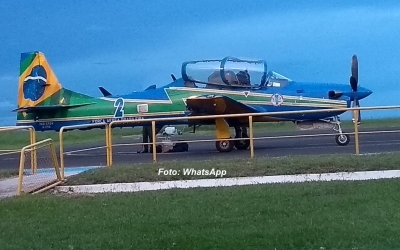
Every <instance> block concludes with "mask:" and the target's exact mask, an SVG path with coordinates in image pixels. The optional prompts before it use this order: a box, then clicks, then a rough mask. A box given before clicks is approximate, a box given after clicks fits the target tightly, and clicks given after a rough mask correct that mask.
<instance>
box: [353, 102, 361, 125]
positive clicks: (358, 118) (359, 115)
mask: <svg viewBox="0 0 400 250" xmlns="http://www.w3.org/2000/svg"><path fill="white" fill-rule="evenodd" d="M352 107H353V108H355V107H357V108H359V107H360V102H359V101H358V99H355V100H354V101H353V103H352ZM357 113H358V115H357V124H360V123H361V110H358V111H357ZM355 120H356V119H355V117H354V113H353V122H354V121H355Z"/></svg>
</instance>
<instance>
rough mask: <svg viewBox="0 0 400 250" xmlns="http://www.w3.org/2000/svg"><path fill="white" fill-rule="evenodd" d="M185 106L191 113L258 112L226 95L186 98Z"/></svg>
mask: <svg viewBox="0 0 400 250" xmlns="http://www.w3.org/2000/svg"><path fill="white" fill-rule="evenodd" d="M186 106H187V108H188V109H189V110H190V111H191V115H222V114H241V113H258V112H260V111H259V110H257V109H256V108H253V107H251V106H248V105H246V104H243V103H240V102H238V101H236V100H234V99H232V98H229V97H227V96H220V95H218V96H215V95H207V96H199V97H191V98H188V99H186Z"/></svg>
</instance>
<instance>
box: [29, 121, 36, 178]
mask: <svg viewBox="0 0 400 250" xmlns="http://www.w3.org/2000/svg"><path fill="white" fill-rule="evenodd" d="M28 130H29V139H30V144H31V145H32V144H35V142H36V134H35V130H34V128H29V129H28ZM36 156H37V151H36V147H33V149H32V150H31V171H32V173H33V174H36V171H37V157H36Z"/></svg>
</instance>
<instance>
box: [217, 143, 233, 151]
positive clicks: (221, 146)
mask: <svg viewBox="0 0 400 250" xmlns="http://www.w3.org/2000/svg"><path fill="white" fill-rule="evenodd" d="M233 146H234V145H233V141H229V140H220V141H216V142H215V147H216V148H217V150H218V151H219V152H221V153H226V152H231V151H232V149H233Z"/></svg>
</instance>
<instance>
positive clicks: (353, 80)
mask: <svg viewBox="0 0 400 250" xmlns="http://www.w3.org/2000/svg"><path fill="white" fill-rule="evenodd" d="M350 87H351V91H352V92H357V90H358V59H357V55H353V57H352V58H351V76H350ZM352 107H353V108H354V107H357V108H359V107H360V102H359V100H358V99H357V95H355V97H354V98H353V102H352ZM353 122H355V117H354V115H353ZM360 123H361V112H360V110H358V119H357V124H360Z"/></svg>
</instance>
